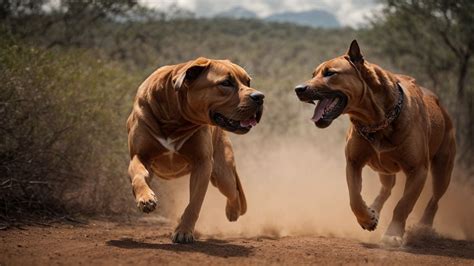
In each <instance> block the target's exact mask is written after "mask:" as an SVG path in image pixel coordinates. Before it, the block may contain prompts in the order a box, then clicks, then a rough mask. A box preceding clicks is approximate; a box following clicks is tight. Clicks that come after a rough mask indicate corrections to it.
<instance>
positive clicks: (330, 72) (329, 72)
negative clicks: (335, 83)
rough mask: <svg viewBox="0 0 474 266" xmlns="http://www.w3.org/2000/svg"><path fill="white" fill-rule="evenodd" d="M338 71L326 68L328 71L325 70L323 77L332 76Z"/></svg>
mask: <svg viewBox="0 0 474 266" xmlns="http://www.w3.org/2000/svg"><path fill="white" fill-rule="evenodd" d="M336 73H337V72H334V71H331V70H326V71H324V73H323V77H330V76H332V75H334V74H336Z"/></svg>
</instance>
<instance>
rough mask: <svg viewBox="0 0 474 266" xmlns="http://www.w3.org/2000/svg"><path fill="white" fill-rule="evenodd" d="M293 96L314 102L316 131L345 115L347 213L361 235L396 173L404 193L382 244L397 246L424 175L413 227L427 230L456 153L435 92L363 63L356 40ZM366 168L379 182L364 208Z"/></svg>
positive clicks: (373, 221) (448, 120)
mask: <svg viewBox="0 0 474 266" xmlns="http://www.w3.org/2000/svg"><path fill="white" fill-rule="evenodd" d="M295 92H296V94H297V96H298V98H299V100H301V101H303V102H308V103H312V104H314V103H315V101H318V103H317V105H316V107H315V111H314V115H313V117H312V121H313V122H314V123H315V125H316V126H317V127H319V128H325V127H328V126H329V125H330V124H331V123H332V121H333V120H334V119H336V118H337V117H339V116H340V115H341V114H348V115H349V118H350V121H351V126H350V128H349V130H348V133H347V138H346V149H345V154H346V178H347V185H348V188H349V198H350V207H351V209H352V211H353V213H354V214H355V217H356V218H357V221H358V223H359V224H360V226H361V227H362V228H363V229H365V230H369V231H373V230H375V229H376V227H377V224H378V219H379V213H380V211H381V209H382V207H383V205H384V203H385V201H386V200H387V199H388V197H389V196H390V193H391V190H392V188H393V186H394V185H395V175H396V173H398V172H401V171H402V172H403V173H404V174H405V175H406V176H407V179H406V184H405V191H404V193H403V196H402V198H401V199H400V201H399V202H398V204H397V205H396V207H395V209H394V210H393V217H392V220H391V222H390V224H389V226H388V228H387V230H386V232H385V234H384V236H383V238H382V241H383V242H385V243H387V244H390V245H396V246H399V245H401V244H402V243H403V235H404V232H405V226H406V220H407V217H408V215H409V214H410V213H411V211H412V210H413V207H414V205H415V203H416V201H417V200H418V197H419V196H420V193H421V191H422V189H423V186H424V184H425V180H426V178H427V175H428V171H429V170H430V171H431V175H432V177H433V182H432V183H433V195H432V197H431V199H430V201H429V203H428V205H427V206H426V208H425V211H424V214H423V216H422V218H421V220H420V223H421V224H423V225H427V226H432V225H433V220H434V217H435V214H436V211H437V209H438V201H439V200H440V198H441V197H442V196H443V194H444V193H445V192H446V190H447V188H448V185H449V183H450V179H451V173H452V170H453V165H454V158H455V154H456V145H455V136H454V127H453V123H452V121H451V118H450V117H449V115H448V113H447V111H446V109H445V108H444V107H443V106H442V105H441V104H440V101H439V99H438V97H437V96H436V95H435V94H433V93H432V92H430V91H429V90H428V89H425V88H423V87H421V86H420V85H418V84H417V83H416V81H415V79H413V78H411V77H409V76H406V75H399V74H393V73H391V72H389V71H387V70H384V69H382V68H381V67H379V66H377V65H375V64H371V63H369V62H367V61H366V60H365V59H364V57H363V56H362V53H361V52H360V48H359V45H358V43H357V41H355V40H354V41H353V42H352V43H351V45H350V48H349V50H348V52H347V54H345V55H343V56H340V57H336V58H334V59H331V60H329V61H326V62H323V63H322V64H320V65H319V66H318V67H317V68H316V69H315V70H314V72H313V78H312V79H310V80H308V81H306V82H305V83H303V84H301V85H298V86H296V88H295ZM365 165H369V166H370V167H371V168H372V169H373V170H375V171H376V172H377V173H378V174H379V177H380V182H381V183H382V188H381V189H380V192H379V195H378V196H377V197H376V198H375V200H374V202H373V203H372V204H371V205H370V206H367V204H366V203H365V201H364V200H363V198H362V195H361V190H362V168H363V167H364V166H365Z"/></svg>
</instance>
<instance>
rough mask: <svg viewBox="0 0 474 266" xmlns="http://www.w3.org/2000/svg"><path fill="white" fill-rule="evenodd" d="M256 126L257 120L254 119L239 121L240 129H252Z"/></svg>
mask: <svg viewBox="0 0 474 266" xmlns="http://www.w3.org/2000/svg"><path fill="white" fill-rule="evenodd" d="M256 125H257V120H255V118H252V119H247V120H242V121H240V126H241V127H248V126H253V127H254V126H256Z"/></svg>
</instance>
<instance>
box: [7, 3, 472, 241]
mask: <svg viewBox="0 0 474 266" xmlns="http://www.w3.org/2000/svg"><path fill="white" fill-rule="evenodd" d="M472 14H474V2H473V1H470V0H459V1H448V0H421V1H411V0H402V1H391V0H386V1H373V0H354V1H343V0H337V1H336V0H333V1H330V0H319V1H310V0H297V1H290V0H263V1H250V0H248V1H247V0H243V1H235V2H229V1H211V0H176V1H173V0H162V1H159V0H143V1H124V0H122V1H111V0H83V1H77V0H2V1H0V84H1V85H0V87H1V89H0V135H1V140H0V221H1V222H2V224H3V226H9V225H12V224H13V225H14V224H15V223H18V222H24V221H29V222H32V223H34V222H35V221H38V219H43V218H45V219H50V218H51V217H53V218H54V217H56V218H64V217H71V216H74V215H82V216H96V217H97V215H99V216H114V217H116V216H120V217H133V216H136V215H139V213H138V211H137V210H136V208H135V203H134V200H133V196H132V193H131V186H130V183H129V179H128V176H127V172H126V169H127V166H128V160H129V158H128V152H127V134H126V128H125V121H126V118H127V116H128V114H129V113H130V111H131V106H132V102H133V98H134V96H135V93H136V89H137V88H138V86H139V85H140V83H141V82H142V81H143V80H144V79H145V78H146V77H147V76H148V75H149V74H151V73H152V72H153V71H154V70H155V69H156V68H158V67H160V66H163V65H169V64H176V63H180V62H183V61H188V60H191V59H194V58H196V57H198V56H205V57H209V58H219V59H225V58H227V59H230V60H232V61H233V62H235V63H237V64H240V65H241V66H243V67H244V68H245V69H246V70H247V72H248V73H249V74H250V75H251V76H252V77H253V81H252V82H253V86H254V87H255V88H257V89H259V90H261V91H263V92H264V93H265V94H266V98H265V101H266V102H265V105H266V110H265V112H264V116H263V119H262V122H261V124H260V125H259V126H257V127H256V128H255V129H253V130H252V132H251V133H249V134H248V135H245V136H232V139H233V142H234V147H235V149H236V154H237V164H238V169H240V172H241V173H242V174H241V176H243V177H242V179H243V183H244V188H245V189H246V191H247V197H248V199H249V214H248V215H247V217H248V218H246V216H244V217H243V218H242V219H243V220H242V224H243V225H248V224H249V223H250V221H252V222H255V221H259V225H258V228H257V229H256V230H260V231H262V230H263V231H265V230H266V231H268V230H270V232H275V230H276V231H277V232H278V234H280V232H281V231H282V230H283V231H284V229H285V230H286V229H288V228H287V227H285V226H286V225H288V224H291V223H292V222H294V223H295V224H296V223H299V224H301V222H302V221H304V222H307V225H308V226H309V227H312V228H313V229H314V228H315V226H314V224H315V223H319V225H320V227H319V228H323V227H324V228H330V227H331V226H332V227H334V225H333V221H334V220H335V219H338V220H340V221H341V222H342V223H344V222H345V221H343V220H341V217H346V216H347V217H350V218H348V219H346V220H347V226H346V227H342V228H343V229H341V230H345V229H347V230H348V231H350V230H352V229H353V228H358V225H357V223H356V221H355V218H353V217H352V214H351V212H350V209H349V204H348V199H347V195H346V194H347V188H346V184H345V176H344V167H345V161H344V148H343V147H344V141H345V138H344V135H345V131H346V129H347V128H348V126H349V122H348V119H347V117H343V118H341V119H339V120H337V121H336V123H333V125H332V126H331V127H330V128H329V129H326V130H320V129H316V128H315V127H314V125H313V124H312V123H311V122H310V121H309V118H310V117H311V113H312V107H311V106H309V105H305V104H303V103H301V102H299V101H298V100H297V98H296V97H295V95H294V92H293V87H294V86H295V85H296V84H298V83H300V82H302V81H304V80H307V79H309V78H310V77H311V73H312V71H313V69H314V68H315V67H316V66H317V65H318V64H320V63H321V62H323V61H325V60H327V59H330V58H333V57H335V56H338V55H342V54H343V53H345V52H346V50H347V48H348V46H349V44H350V42H351V41H352V40H353V39H357V40H358V42H359V44H360V46H361V49H362V53H363V54H364V55H365V58H366V59H367V60H368V61H370V62H372V63H376V64H379V65H381V66H382V67H383V68H385V69H388V70H391V71H392V72H396V73H404V74H407V75H410V76H413V77H415V78H416V79H417V81H418V83H419V84H422V85H423V86H425V87H428V88H430V89H432V90H433V91H434V92H436V93H437V94H438V95H439V97H440V99H441V102H442V103H443V104H444V105H445V106H446V107H447V108H448V110H449V112H450V114H451V115H452V117H453V119H454V120H455V124H456V129H457V132H456V134H457V135H456V137H457V141H458V154H457V160H456V168H455V173H454V175H453V185H452V186H451V188H450V190H449V191H448V196H447V197H448V199H447V200H445V201H444V202H447V203H446V204H448V202H449V205H445V206H444V207H443V206H442V207H441V211H440V212H442V213H443V210H444V211H445V214H446V215H447V216H446V217H448V216H449V217H450V219H451V220H446V219H447V218H446V219H445V220H444V221H446V224H451V226H452V225H453V224H455V226H452V227H456V228H457V230H458V231H459V232H457V233H453V235H455V236H457V237H460V238H465V237H471V238H472V237H473V235H474V233H473V229H472V222H473V217H474V214H473V210H472V208H471V209H469V207H468V206H466V205H472V204H466V203H467V202H470V203H472V202H473V200H474V196H473V194H474V193H473V191H474V190H472V187H473V184H474V179H473V174H474V161H473V141H474V121H473V115H474V109H473V103H474V99H473V96H474V86H473V78H472V77H473V73H474V60H473V53H474V16H473V15H472ZM377 179H378V178H377V177H376V175H374V174H373V173H372V172H371V171H369V170H367V171H366V178H365V179H364V182H368V184H367V185H365V184H364V186H365V187H364V193H366V194H367V197H368V198H369V199H370V198H373V197H375V195H376V191H377V190H378V186H379V185H378V184H377V183H378V182H377ZM183 180H184V181H178V182H176V185H174V184H169V182H164V181H161V180H154V181H153V182H154V184H153V185H154V187H155V190H156V191H157V192H158V194H159V195H160V203H159V204H160V208H159V209H158V211H157V212H155V214H154V215H162V216H164V217H165V218H166V217H168V218H169V219H174V218H175V217H173V215H175V216H176V215H177V214H176V213H174V212H175V211H174V210H178V213H179V212H180V211H181V210H182V207H179V208H177V207H176V206H178V205H180V204H181V205H182V204H184V203H183V202H186V200H187V198H186V197H187V185H186V184H185V182H186V179H183ZM367 180H368V181H367ZM400 180H401V181H400V182H403V179H402V178H400ZM269 184H271V186H272V188H270V186H269ZM398 187H401V185H400V184H399V186H398ZM366 189H367V190H366ZM427 189H428V190H430V188H429V186H428V188H427ZM209 190H210V193H211V194H210V195H209V196H207V199H206V202H205V206H204V207H203V214H202V217H203V218H202V219H201V220H203V221H206V219H207V220H209V219H211V217H213V216H210V215H211V214H212V213H214V212H215V213H218V214H219V219H222V220H223V221H224V211H223V206H224V204H225V200H224V198H223V197H222V196H221V195H219V194H218V193H217V192H216V189H215V188H210V189H209ZM400 193H401V191H399V193H398V194H400ZM428 194H429V193H428ZM449 195H451V196H449ZM399 196H400V195H397V196H396V197H398V198H399ZM214 201H216V202H219V204H220V205H218V206H214V205H213V202H214ZM442 202H443V201H442ZM221 203H222V204H221ZM308 203H311V204H308ZM425 203H426V201H425V202H422V203H420V204H421V206H422V207H424V205H425ZM463 203H464V204H463ZM206 204H207V205H206ZM420 204H418V205H420ZM303 205H304V206H303ZM392 205H393V204H392ZM418 205H417V206H418ZM206 206H207V207H206ZM323 206H324V207H323ZM453 206H456V208H454V207H453ZM458 207H459V208H461V209H458ZM206 208H207V209H206ZM282 208H284V209H294V210H296V209H297V210H298V213H294V215H293V216H291V215H290V216H291V217H292V218H289V217H290V216H287V217H286V218H285V219H280V220H279V221H280V224H278V226H277V228H276V229H275V228H274V227H271V226H270V229H269V227H268V226H263V225H265V224H266V220H262V219H260V220H258V218H256V214H257V213H260V214H265V215H263V216H265V217H266V218H265V219H267V220H269V221H270V220H273V221H275V220H278V219H274V215H273V214H276V213H278V212H281V209H282ZM329 208H331V209H332V210H333V211H332V212H328V209H329ZM443 208H444V209H443ZM214 210H215V211H214ZM265 210H268V211H267V212H265ZM390 213H391V208H389V210H388V211H387V215H386V219H385V220H388V219H389V218H390V216H391V215H390ZM456 215H457V216H456ZM206 217H207V218H206ZM442 217H443V216H442ZM245 219H247V220H245ZM453 219H457V220H456V222H453ZM439 220H441V221H443V218H440V219H439ZM213 221H214V220H213ZM382 223H383V221H382ZM239 228H240V229H239ZM239 228H234V230H235V231H236V232H242V230H243V229H241V227H239ZM344 228H345V229H344ZM293 229H294V228H293V227H292V230H293ZM205 230H208V231H209V232H210V233H216V231H215V230H217V229H215V228H214V229H212V228H210V229H205ZM213 230H214V231H213ZM239 230H240V231H239ZM358 230H360V229H358ZM446 230H448V229H446ZM286 231H287V232H288V231H291V230H286ZM293 231H295V230H293ZM293 231H292V232H293ZM296 231H297V230H296ZM317 232H320V231H317Z"/></svg>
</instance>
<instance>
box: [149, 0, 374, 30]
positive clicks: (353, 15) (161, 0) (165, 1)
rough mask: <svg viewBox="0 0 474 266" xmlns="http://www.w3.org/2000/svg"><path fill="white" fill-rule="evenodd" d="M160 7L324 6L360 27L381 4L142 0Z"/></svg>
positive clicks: (210, 11)
mask: <svg viewBox="0 0 474 266" xmlns="http://www.w3.org/2000/svg"><path fill="white" fill-rule="evenodd" d="M141 2H142V3H144V4H146V5H148V6H151V7H156V8H160V9H164V10H165V9H166V8H167V7H169V6H171V5H177V6H179V7H181V8H184V9H187V10H190V11H192V12H195V13H196V14H197V15H198V16H212V15H214V14H216V13H219V12H222V11H226V10H228V9H230V8H232V7H235V6H241V7H244V8H246V9H249V10H251V11H253V12H255V13H257V15H258V16H260V17H265V16H268V15H270V14H273V13H278V12H284V11H304V10H311V9H323V10H326V11H329V12H331V13H333V14H334V15H335V16H336V17H337V18H338V20H339V21H340V22H341V24H342V25H344V26H352V27H357V26H358V25H360V24H361V23H364V22H365V21H366V17H367V16H370V14H371V12H373V11H374V10H377V9H379V8H380V4H378V3H376V2H375V0H352V1H347V0H260V1H258V0H240V1H223V0H222V1H221V0H141Z"/></svg>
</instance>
